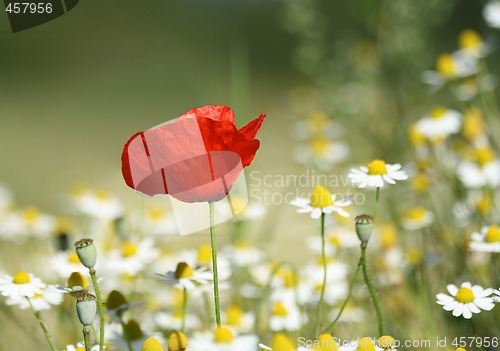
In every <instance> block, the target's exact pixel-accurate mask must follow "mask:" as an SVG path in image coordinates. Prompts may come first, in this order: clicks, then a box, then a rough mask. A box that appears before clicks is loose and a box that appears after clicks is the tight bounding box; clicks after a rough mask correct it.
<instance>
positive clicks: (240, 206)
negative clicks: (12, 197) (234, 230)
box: [215, 195, 266, 221]
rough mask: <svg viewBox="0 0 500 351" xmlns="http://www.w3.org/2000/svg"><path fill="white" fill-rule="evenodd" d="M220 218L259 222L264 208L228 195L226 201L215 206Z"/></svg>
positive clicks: (239, 197) (264, 210)
mask: <svg viewBox="0 0 500 351" xmlns="http://www.w3.org/2000/svg"><path fill="white" fill-rule="evenodd" d="M215 210H216V211H217V212H218V213H219V214H220V216H221V217H222V218H229V217H232V218H233V219H234V220H237V221H238V220H244V221H252V220H259V219H262V218H263V217H264V215H265V214H266V207H265V206H264V205H260V204H256V203H248V201H247V199H246V198H244V197H242V196H238V195H229V196H228V197H227V201H224V202H221V203H220V204H219V205H218V206H215Z"/></svg>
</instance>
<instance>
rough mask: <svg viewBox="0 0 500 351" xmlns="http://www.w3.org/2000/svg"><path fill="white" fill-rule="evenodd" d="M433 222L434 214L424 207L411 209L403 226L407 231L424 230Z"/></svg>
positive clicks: (403, 221)
mask: <svg viewBox="0 0 500 351" xmlns="http://www.w3.org/2000/svg"><path fill="white" fill-rule="evenodd" d="M432 222H434V214H433V213H432V212H430V211H428V210H427V209H425V208H424V207H422V206H417V207H414V208H412V209H410V210H409V211H408V212H407V213H406V214H405V216H404V217H403V219H402V220H401V224H402V225H403V227H404V228H405V229H407V230H418V229H422V228H425V227H428V226H429V225H430V224H432Z"/></svg>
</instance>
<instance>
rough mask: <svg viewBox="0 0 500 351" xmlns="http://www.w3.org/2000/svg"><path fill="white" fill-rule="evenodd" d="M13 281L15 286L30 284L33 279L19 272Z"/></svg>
mask: <svg viewBox="0 0 500 351" xmlns="http://www.w3.org/2000/svg"><path fill="white" fill-rule="evenodd" d="M12 281H13V282H14V284H28V283H29V282H30V281H31V279H30V276H29V275H28V273H26V272H17V273H16V275H15V276H14V277H13V279H12Z"/></svg>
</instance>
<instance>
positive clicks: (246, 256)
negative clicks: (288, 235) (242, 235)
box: [221, 240, 265, 267]
mask: <svg viewBox="0 0 500 351" xmlns="http://www.w3.org/2000/svg"><path fill="white" fill-rule="evenodd" d="M221 256H222V257H224V258H225V260H226V261H229V262H232V263H233V264H234V265H235V266H237V267H251V266H253V265H255V264H257V263H260V262H262V260H263V259H264V257H265V255H264V252H262V251H261V250H259V249H258V248H256V247H255V246H253V245H252V244H250V243H248V242H246V241H242V240H240V241H238V242H236V243H235V244H234V245H228V246H225V247H224V248H223V249H222V251H221Z"/></svg>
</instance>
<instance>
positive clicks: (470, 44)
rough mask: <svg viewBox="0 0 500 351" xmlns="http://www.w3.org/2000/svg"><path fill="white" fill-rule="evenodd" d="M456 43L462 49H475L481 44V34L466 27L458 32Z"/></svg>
mask: <svg viewBox="0 0 500 351" xmlns="http://www.w3.org/2000/svg"><path fill="white" fill-rule="evenodd" d="M458 43H459V46H460V48H462V49H476V48H478V47H480V46H481V45H482V44H483V40H482V39H481V36H480V35H479V34H478V33H477V32H476V31H474V30H472V29H466V30H464V31H462V33H460V36H459V37H458Z"/></svg>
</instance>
